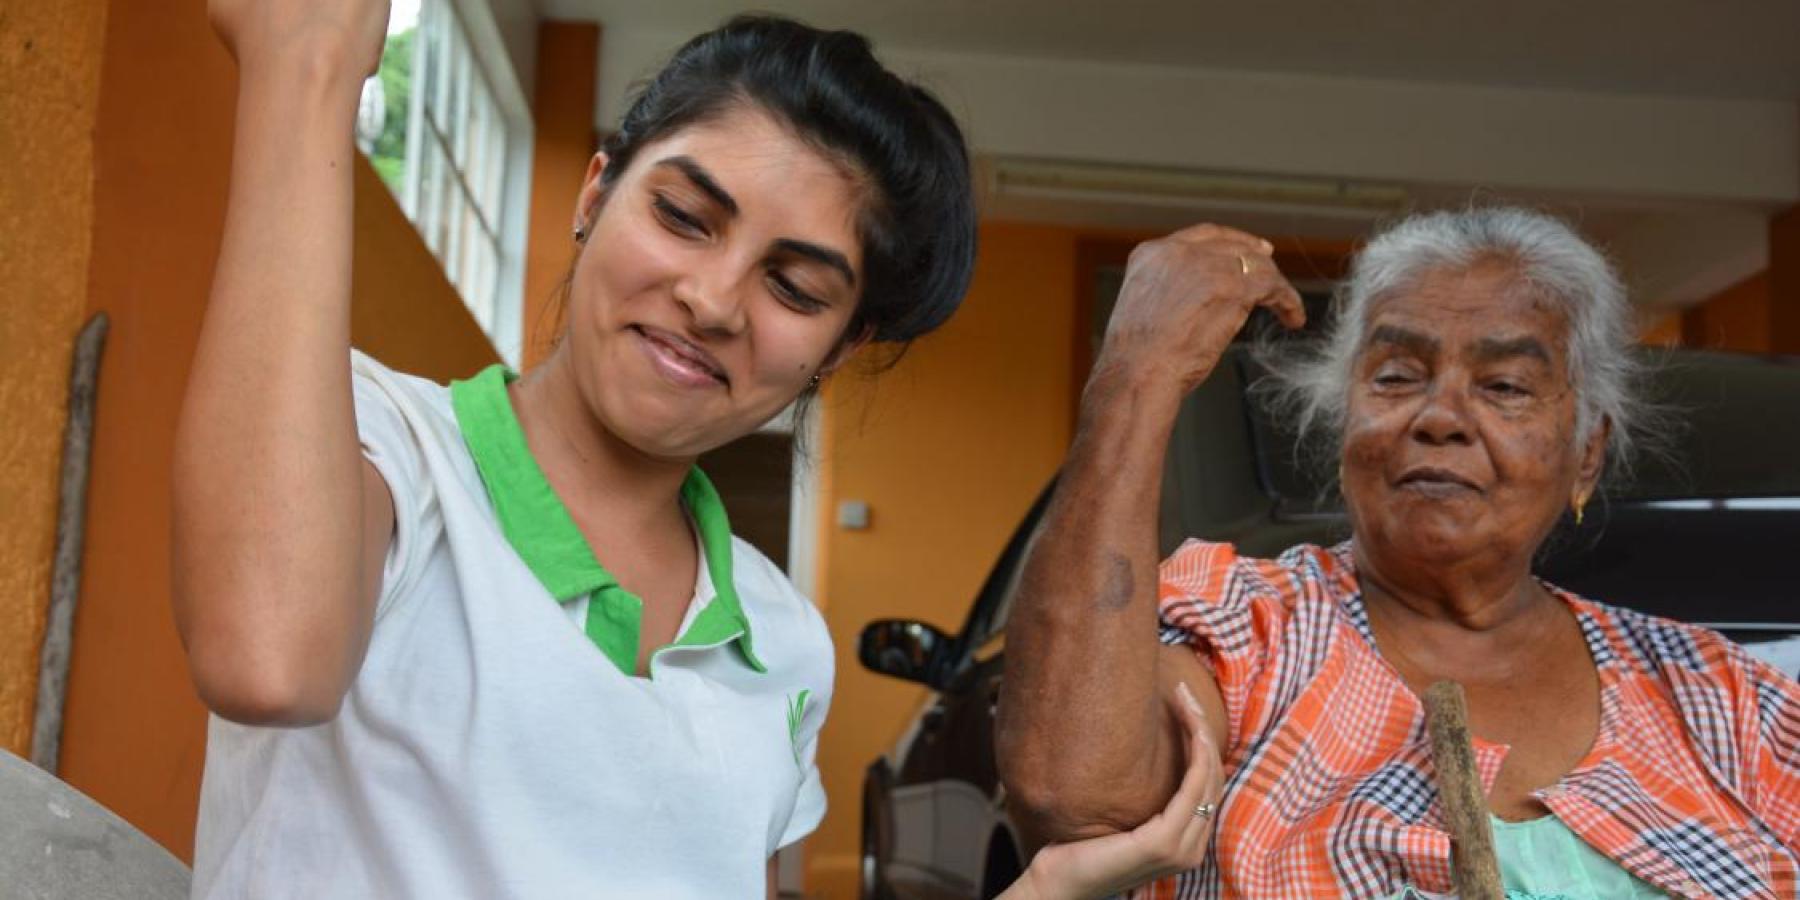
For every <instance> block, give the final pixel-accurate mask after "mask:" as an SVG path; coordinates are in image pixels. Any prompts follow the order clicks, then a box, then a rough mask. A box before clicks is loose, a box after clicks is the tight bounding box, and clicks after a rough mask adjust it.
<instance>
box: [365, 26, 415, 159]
mask: <svg viewBox="0 0 1800 900" xmlns="http://www.w3.org/2000/svg"><path fill="white" fill-rule="evenodd" d="M417 31H418V29H417V28H408V29H406V30H405V31H401V32H396V33H394V34H390V35H388V38H387V46H386V47H385V48H384V49H383V50H382V52H381V70H380V72H379V75H380V77H381V90H382V93H383V94H384V95H385V97H386V99H387V117H386V120H385V122H384V123H383V125H382V128H381V136H380V137H378V138H376V139H375V146H374V147H373V148H371V149H370V150H369V162H370V163H373V164H374V166H375V171H376V172H377V173H379V174H380V175H381V180H382V181H384V182H387V186H388V190H390V191H393V192H394V193H395V194H396V195H398V194H399V193H400V189H401V184H402V182H403V180H404V178H405V175H406V123H407V113H408V110H409V109H410V105H409V104H410V103H411V98H412V56H413V35H414V34H415V33H416V32H417Z"/></svg>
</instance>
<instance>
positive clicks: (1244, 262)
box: [1238, 253, 1250, 275]
mask: <svg viewBox="0 0 1800 900" xmlns="http://www.w3.org/2000/svg"><path fill="white" fill-rule="evenodd" d="M1238 269H1239V270H1241V271H1242V272H1243V273H1244V274H1245V275H1248V274H1250V257H1248V256H1245V255H1243V254H1241V253H1240V254H1238Z"/></svg>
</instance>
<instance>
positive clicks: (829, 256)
mask: <svg viewBox="0 0 1800 900" xmlns="http://www.w3.org/2000/svg"><path fill="white" fill-rule="evenodd" d="M775 249H776V250H779V251H782V252H784V253H792V254H794V255H795V256H804V257H806V258H807V259H810V260H813V261H815V262H821V263H824V264H825V265H828V266H830V267H831V268H833V269H836V270H837V273H838V274H839V275H842V276H844V283H845V284H848V285H850V286H851V287H856V270H855V269H852V268H851V267H850V260H848V259H845V258H844V254H842V253H839V252H837V251H836V250H833V249H831V248H830V247H825V246H821V245H819V244H815V243H813V242H811V241H797V240H794V239H793V238H779V239H777V240H776V241H775Z"/></svg>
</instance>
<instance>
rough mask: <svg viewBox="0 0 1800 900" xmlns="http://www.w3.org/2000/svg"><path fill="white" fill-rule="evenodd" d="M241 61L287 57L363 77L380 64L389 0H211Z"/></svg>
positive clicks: (216, 21) (218, 24)
mask: <svg viewBox="0 0 1800 900" xmlns="http://www.w3.org/2000/svg"><path fill="white" fill-rule="evenodd" d="M207 13H208V15H209V17H210V18H211V19H212V26H213V30H214V31H216V32H218V34H219V39H220V40H222V41H223V42H224V43H225V47H226V49H228V50H230V51H231V55H232V56H234V57H236V58H237V61H238V65H239V66H241V67H248V66H252V65H256V66H261V65H264V64H271V63H280V62H287V63H292V64H297V65H303V66H311V67H319V68H322V69H324V70H327V71H329V72H331V73H333V74H337V75H342V76H345V77H347V78H351V79H354V80H356V81H359V82H360V81H361V80H362V79H363V78H365V77H367V76H369V75H370V74H373V73H374V71H375V69H376V67H377V66H378V65H379V64H380V63H381V48H382V44H383V41H384V38H385V35H386V34H387V21H388V0H210V2H208V4H207Z"/></svg>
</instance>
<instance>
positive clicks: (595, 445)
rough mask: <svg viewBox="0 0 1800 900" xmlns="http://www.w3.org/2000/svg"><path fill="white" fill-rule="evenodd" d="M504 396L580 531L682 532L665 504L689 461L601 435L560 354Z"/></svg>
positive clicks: (676, 508) (673, 506) (672, 507)
mask: <svg viewBox="0 0 1800 900" xmlns="http://www.w3.org/2000/svg"><path fill="white" fill-rule="evenodd" d="M508 396H509V399H510V400H511V401H512V405H513V412H514V414H515V415H517V416H518V418H519V425H520V427H521V428H522V429H523V430H524V432H525V442H526V444H527V445H528V446H529V447H530V448H531V455H532V457H533V458H534V459H536V460H537V464H538V467H539V468H541V469H543V471H544V477H545V478H547V479H549V481H550V486H551V488H553V489H554V490H555V491H556V494H557V496H558V497H559V498H560V499H562V501H563V503H564V504H565V505H566V506H568V507H569V511H570V514H571V515H573V516H574V517H575V519H576V522H577V523H578V524H581V525H583V526H584V530H586V528H585V526H587V525H588V524H589V523H590V522H595V521H604V522H607V523H609V524H610V525H612V526H614V527H622V528H623V529H626V530H628V531H632V532H639V533H642V531H643V530H645V529H655V528H658V527H659V526H662V527H666V526H668V525H670V524H680V526H681V527H682V528H683V529H685V528H686V524H685V520H684V519H683V518H682V513H681V508H680V505H679V504H678V503H673V502H670V501H672V500H674V499H675V498H677V497H678V496H679V495H680V492H681V485H682V483H683V481H685V480H686V478H687V475H688V472H689V470H690V469H692V467H693V464H694V461H693V460H692V459H668V458H662V457H656V456H651V455H650V454H647V453H644V452H643V451H640V450H638V449H637V448H636V447H633V446H631V445H630V444H627V443H626V442H624V441H623V440H620V439H619V437H618V436H617V435H615V434H613V433H612V432H611V431H608V430H607V428H606V427H605V425H603V424H602V423H601V422H600V420H599V419H598V418H597V417H595V415H594V414H593V412H592V410H591V409H590V408H589V407H588V404H587V402H586V400H584V399H583V397H582V394H581V390H580V386H579V384H578V383H577V381H576V377H575V371H574V369H573V366H572V363H571V361H570V359H569V356H568V354H567V352H566V350H565V349H559V350H558V351H557V352H555V353H553V354H552V355H551V357H550V359H548V360H546V361H545V362H544V364H543V365H541V366H538V367H537V368H535V369H533V370H532V371H531V372H530V373H528V374H526V375H525V376H524V377H522V378H520V379H519V380H518V381H515V382H513V383H512V385H511V386H510V387H509V390H508ZM609 530H610V529H609Z"/></svg>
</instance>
